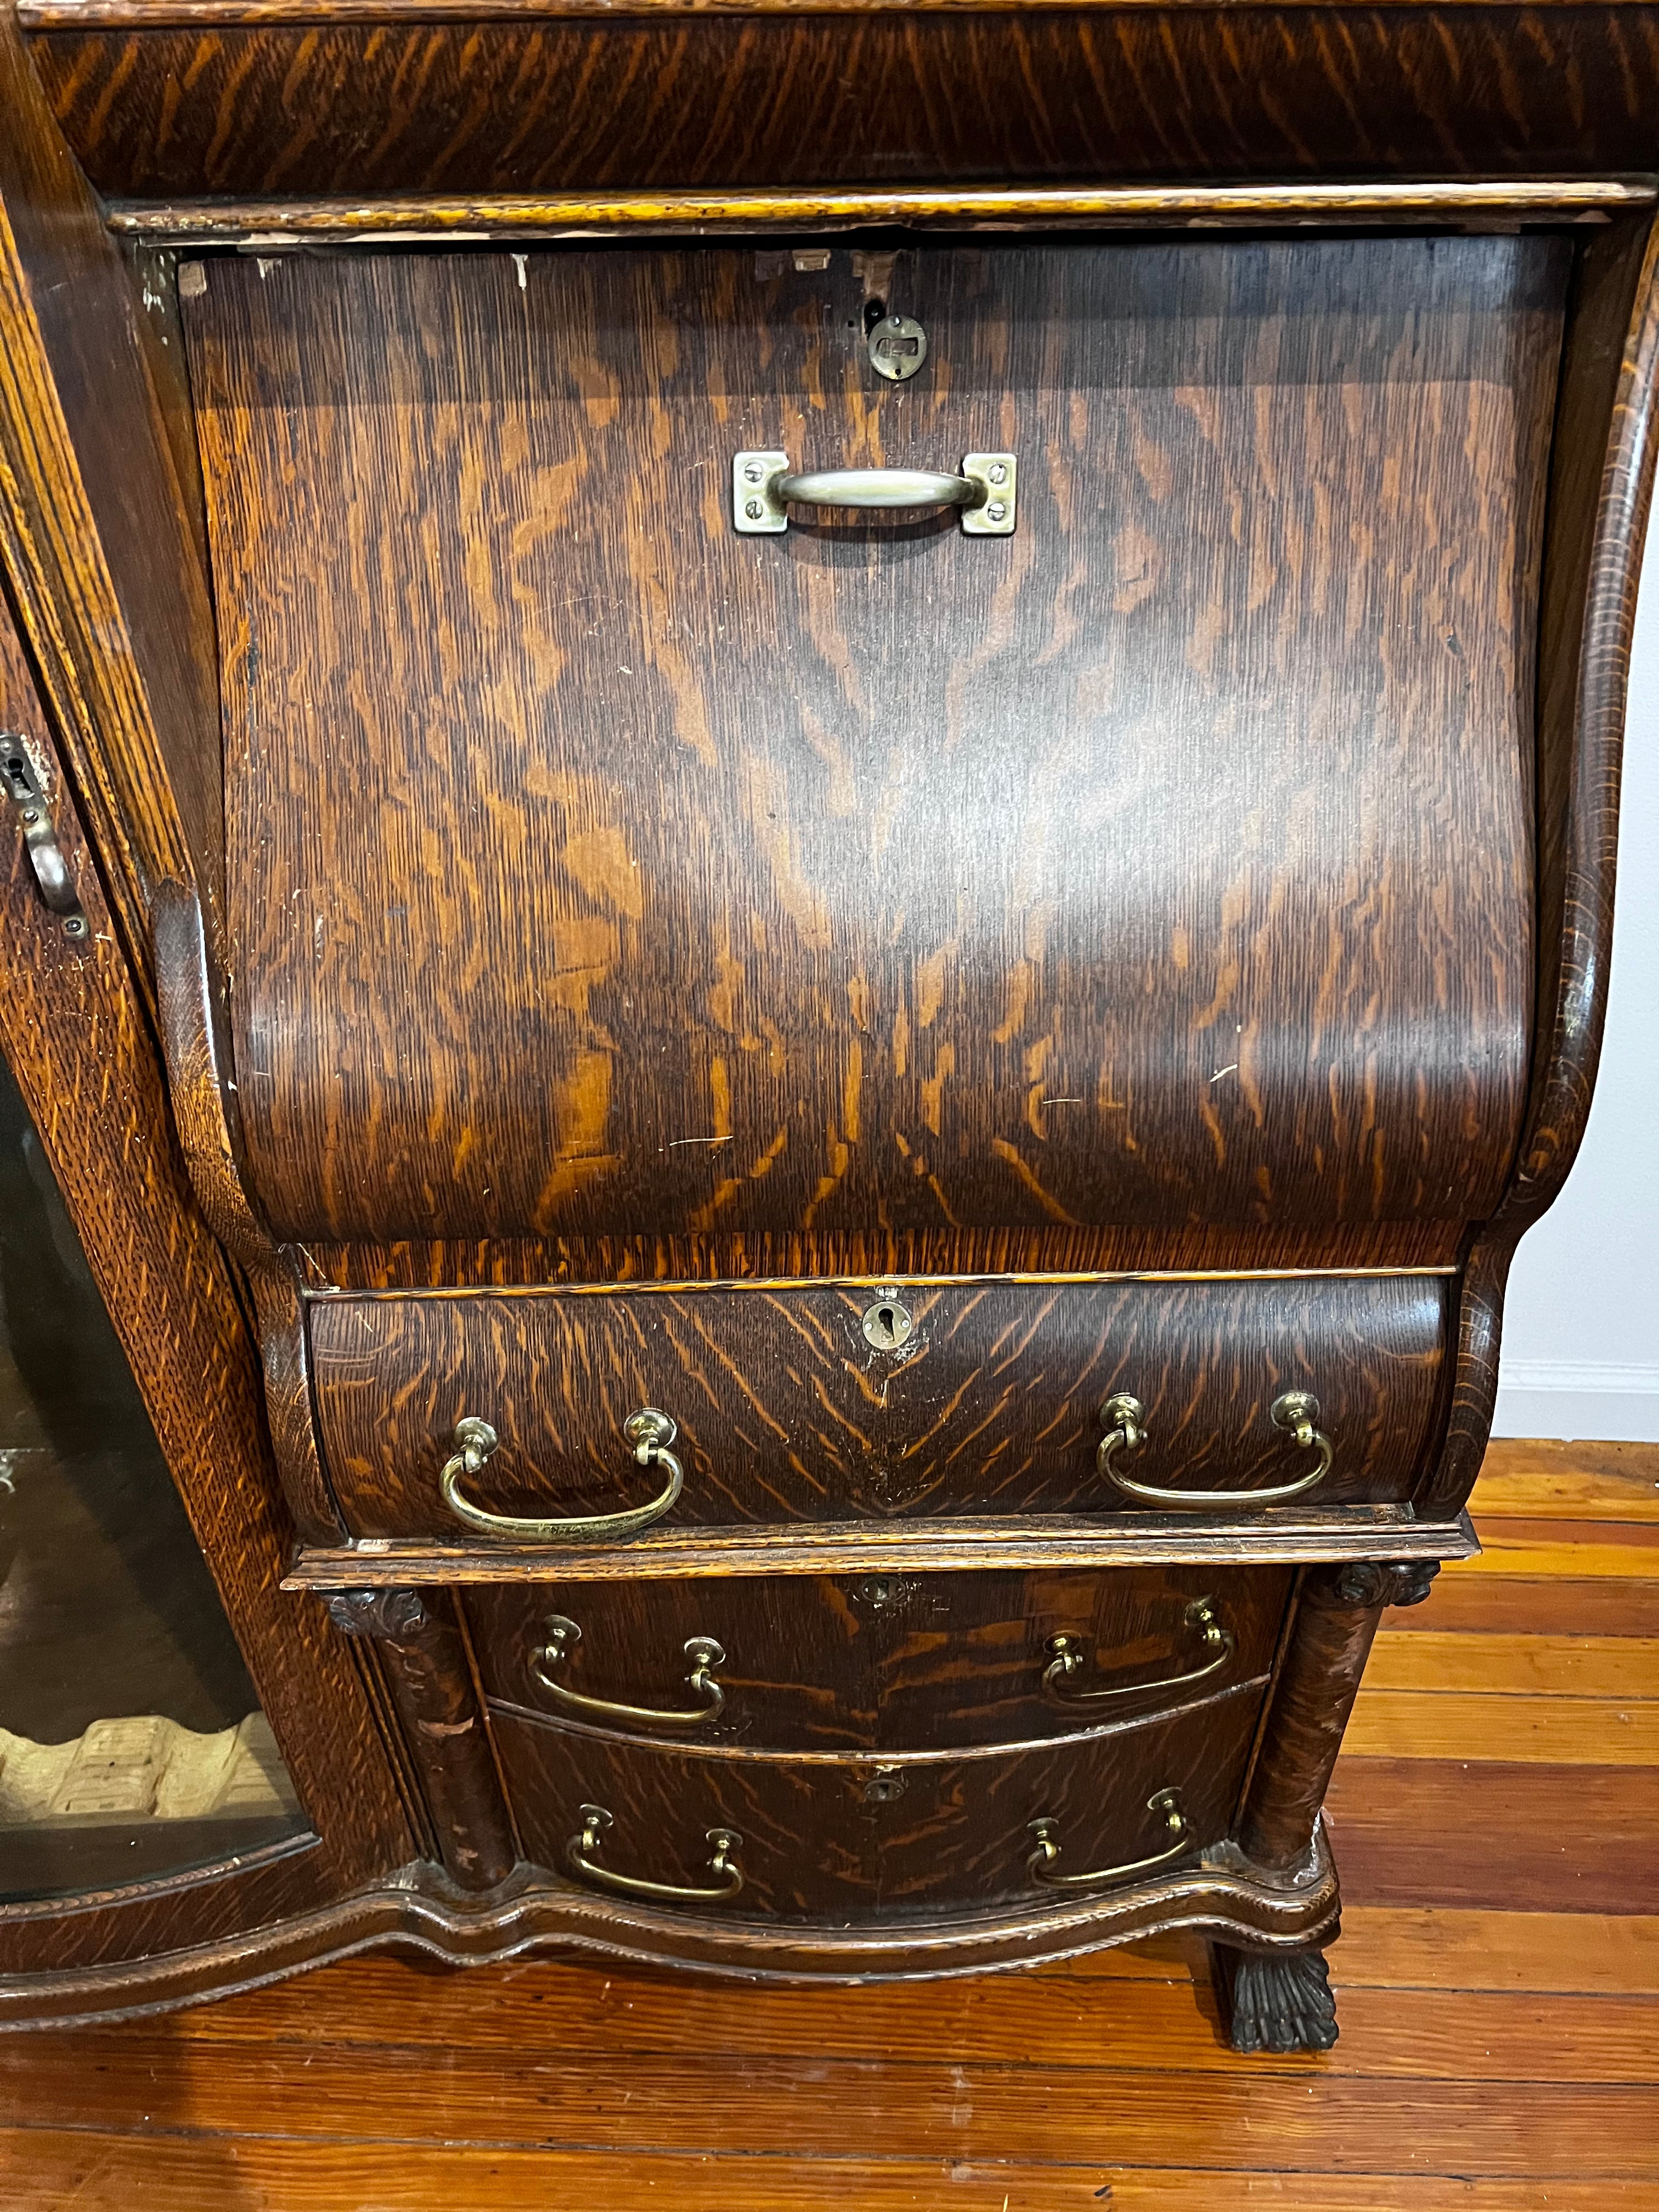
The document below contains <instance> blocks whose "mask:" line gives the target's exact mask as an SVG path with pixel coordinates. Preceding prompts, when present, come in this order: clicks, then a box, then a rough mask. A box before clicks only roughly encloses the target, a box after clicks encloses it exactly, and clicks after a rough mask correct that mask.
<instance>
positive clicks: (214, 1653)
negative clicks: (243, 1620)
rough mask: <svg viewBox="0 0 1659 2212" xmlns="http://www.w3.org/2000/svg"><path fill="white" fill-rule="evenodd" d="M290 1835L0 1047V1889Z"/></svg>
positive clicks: (268, 1750)
mask: <svg viewBox="0 0 1659 2212" xmlns="http://www.w3.org/2000/svg"><path fill="white" fill-rule="evenodd" d="M306 1833H307V1823H306V1820H305V1817H304V1815H303V1814H302V1813H301V1809H300V1807H299V1804H298V1802H297V1800H296V1799H295V1794H294V1791H293V1789H292V1787H291V1786H290V1784H289V1778H288V1775H287V1773H286V1771H284V1768H283V1762H282V1759H281V1757H280V1755H279V1753H278V1752H277V1748H276V1741H275V1739H274V1738H273V1736H272V1735H271V1731H270V1724H269V1723H267V1721H266V1720H265V1717H264V1714H263V1713H261V1712H260V1711H259V1710H258V1700H257V1699H256V1698H255V1696H254V1693H253V1688H252V1684H251V1682H250V1680H249V1679H248V1674H247V1669H246V1667H245V1666H244V1664H243V1662H242V1657H241V1654H240V1651H239V1650H238V1649H237V1646H236V1643H235V1639H234V1637H233V1636H232V1634H231V1631H230V1627H229V1625H228V1621H227V1620H226V1617H225V1612H224V1608H223V1606H222V1603H221V1602H220V1599H219V1595H218V1592H217V1590H216V1589H215V1587H214V1583H213V1579H212V1577H211V1576H210V1573H209V1571H208V1568H207V1564H206V1562H205V1560H204V1559H203V1557H202V1554H201V1553H200V1551H199V1550H198V1548H197V1543H196V1539H195V1536H194V1534H192V1532H191V1526H190V1522H189V1521H188V1519H187V1518H186V1516H185V1510H184V1506H183V1504H181V1502H180V1500H179V1494H178V1492H177V1491H176V1490H175V1489H174V1487H173V1480H172V1478H171V1477H170V1475H169V1474H168V1472H167V1466H166V1463H165V1462H164V1461H163V1459H162V1456H161V1450H160V1449H159V1447H158V1446H157V1444H156V1442H155V1436H154V1433H153V1431H152V1430H151V1428H150V1425H149V1418H148V1416H147V1414H146V1413H145V1411H144V1407H143V1403H142V1401H141V1400H140V1398H139V1395H138V1392H137V1388H136V1386H135V1384H134V1383H133V1379H132V1375H131V1370H130V1369H129V1367H128V1365H127V1363H126V1360H125V1356H124V1355H123V1352H122V1350H121V1347H120V1345H119V1343H118V1340H117V1338H116V1335H115V1331H114V1328H113V1327H112V1323H111V1322H110V1319H109V1316H108V1315H107V1314H106V1312H105V1310H104V1307H103V1304H102V1303H101V1301H100V1298H99V1296H98V1293H97V1291H96V1290H95V1289H94V1285H93V1280H92V1277H91V1274H90V1273H89V1271H88V1267H87V1263H86V1260H85V1258H84V1256H83V1255H82V1249H81V1246H80V1243H79V1241H78V1239H77V1238H76V1233H75V1231H74V1228H73V1227H72V1225H71V1224H70V1218H69V1215H68V1213H67V1212H66V1211H65V1210H64V1202H63V1200H62V1198H61V1196H60V1194H59V1193H58V1188H57V1185H56V1183H55V1182H54V1181H53V1178H52V1172H51V1170H50V1169H49V1167H48V1166H47V1164H46V1158H45V1156H44V1154H43V1152H42V1150H41V1146H40V1139H39V1138H38V1137H37V1135H36V1133H35V1131H34V1128H33V1125H32V1124H31V1122H30V1120H29V1116H28V1113H27V1109H26V1108H25V1106H24V1103H23V1101H22V1099H21V1097H20V1096H19V1093H18V1090H17V1085H16V1084H15V1081H14V1079H13V1077H12V1074H11V1071H10V1069H9V1067H8V1066H7V1065H6V1063H5V1061H4V1060H3V1058H0V1902H15V1901H17V1900H19V1899H30V1898H50V1897H63V1896H65V1895H70V1894H75V1893H82V1892H86V1891H93V1890H101V1889H106V1888H110V1887H115V1886H118V1885H125V1884H127V1883H131V1882H136V1881H153V1880H155V1879H157V1878H159V1877H163V1876H166V1875H172V1874H179V1873H183V1872H185V1871H186V1870H188V1869H191V1868H196V1867H201V1866H204V1865H207V1864H210V1863H213V1862H216V1861H220V1860H224V1859H228V1858H230V1857H236V1856H239V1855H240V1854H242V1853H245V1852H246V1851H250V1850H258V1848H260V1847H261V1846H264V1845H267V1844H273V1843H277V1842H280V1841H282V1840H283V1839H284V1838H291V1837H298V1836H302V1835H304V1834H306Z"/></svg>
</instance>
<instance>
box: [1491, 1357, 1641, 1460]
mask: <svg viewBox="0 0 1659 2212" xmlns="http://www.w3.org/2000/svg"><path fill="white" fill-rule="evenodd" d="M1492 1434H1493V1435H1494V1436H1495V1437H1570V1438H1571V1437H1583V1438H1584V1439H1586V1440H1587V1441H1594V1442H1596V1443H1638V1444H1653V1443H1659V1367H1630V1366H1619V1365H1615V1364H1613V1362H1612V1361H1603V1360H1597V1359H1562V1360H1546V1359H1506V1360H1504V1363H1503V1364H1502V1366H1501V1368H1500V1369H1499V1370H1498V1411H1497V1413H1496V1414H1495V1415H1494V1417H1493V1419H1492Z"/></svg>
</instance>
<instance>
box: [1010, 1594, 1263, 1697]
mask: <svg viewBox="0 0 1659 2212" xmlns="http://www.w3.org/2000/svg"><path fill="white" fill-rule="evenodd" d="M1186 1617H1187V1626H1188V1627H1189V1628H1192V1629H1195V1630H1196V1631H1197V1632H1198V1641H1199V1647H1200V1650H1202V1651H1204V1652H1205V1653H1206V1654H1207V1655H1208V1656H1206V1657H1205V1658H1203V1659H1201V1660H1200V1662H1199V1664H1198V1665H1197V1666H1196V1667H1189V1668H1187V1669H1186V1671H1185V1672H1184V1673H1182V1674H1159V1675H1157V1676H1155V1677H1154V1679H1153V1680H1152V1681H1150V1682H1109V1683H1107V1684H1105V1685H1104V1686H1103V1687H1101V1688H1099V1689H1095V1690H1072V1689H1068V1688H1067V1687H1066V1684H1067V1683H1068V1682H1069V1681H1070V1680H1072V1679H1073V1676H1074V1675H1078V1674H1081V1673H1082V1672H1083V1669H1084V1668H1085V1665H1086V1664H1087V1663H1088V1662H1087V1661H1086V1660H1085V1656H1084V1649H1085V1639H1084V1638H1082V1637H1081V1636H1072V1635H1065V1634H1062V1635H1060V1636H1051V1637H1050V1638H1048V1644H1047V1647H1046V1648H1047V1650H1048V1655H1049V1657H1048V1665H1047V1666H1046V1667H1045V1668H1043V1670H1042V1686H1043V1689H1044V1690H1045V1691H1046V1692H1047V1693H1048V1696H1049V1697H1051V1698H1052V1699H1054V1702H1055V1704H1056V1705H1099V1704H1101V1703H1102V1702H1103V1700H1104V1699H1108V1698H1133V1697H1135V1696H1138V1695H1139V1693H1140V1692H1143V1691H1146V1690H1184V1689H1188V1688H1189V1687H1190V1686H1191V1685H1192V1684H1193V1683H1194V1682H1201V1681H1203V1680H1205V1679H1206V1676H1208V1675H1211V1674H1219V1673H1220V1672H1221V1670H1222V1668H1224V1667H1225V1666H1226V1665H1227V1663H1228V1662H1229V1661H1230V1660H1231V1657H1232V1656H1233V1652H1234V1650H1235V1649H1236V1648H1237V1646H1236V1639H1235V1638H1234V1635H1233V1632H1232V1631H1231V1628H1229V1627H1228V1626H1226V1624H1225V1622H1224V1621H1223V1620H1222V1618H1221V1615H1220V1613H1218V1611H1217V1609H1216V1602H1215V1600H1214V1599H1213V1598H1210V1597H1197V1598H1194V1600H1193V1601H1192V1603H1191V1604H1190V1605H1189V1606H1188V1608H1187V1616H1186Z"/></svg>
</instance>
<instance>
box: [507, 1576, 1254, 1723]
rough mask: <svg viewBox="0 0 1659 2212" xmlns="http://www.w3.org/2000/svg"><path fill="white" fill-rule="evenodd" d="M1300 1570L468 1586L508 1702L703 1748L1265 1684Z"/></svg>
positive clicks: (1148, 1711) (1091, 1718) (1178, 1702)
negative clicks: (1292, 1580)
mask: <svg viewBox="0 0 1659 2212" xmlns="http://www.w3.org/2000/svg"><path fill="white" fill-rule="evenodd" d="M1290 1578H1291V1570H1290V1569H1289V1568H1288V1567H1259V1568H1240V1567H1225V1568H1221V1569H1219V1570H1218V1569H1215V1568H1212V1567H1208V1566H1205V1567H1168V1568H1164V1567H1149V1568H1146V1569H1136V1570H1133V1571H1117V1572H1108V1573H1104V1574H1099V1573H1092V1574H1091V1573H1079V1574H1052V1573H1037V1574H1018V1573H1012V1574H1011V1573H1000V1574H999V1573H990V1574H954V1575H951V1574H944V1575H903V1574H877V1575H857V1576H846V1577H834V1578H831V1577H798V1576H789V1577H756V1578H750V1577H740V1578H736V1579H732V1578H726V1577H690V1578H687V1579H684V1580H664V1581H653V1582H639V1583H571V1584H568V1585H560V1584H558V1583H548V1584H543V1585H540V1586H539V1587H538V1588H536V1589H522V1588H516V1587H513V1586H507V1587H505V1588H491V1587H489V1586H483V1587H480V1588H474V1589H467V1590H466V1591H465V1593H464V1602H465V1607H466V1610H467V1615H468V1619H469V1621H470V1623H471V1629H472V1642H473V1648H474V1650H476V1651H477V1656H478V1662H479V1668H480V1672H481V1674H482V1676H483V1686H484V1689H485V1691H486V1692H487V1694H488V1695H489V1699H490V1701H491V1703H492V1705H495V1708H496V1710H497V1711H507V1712H511V1713H516V1714H518V1715H520V1716H530V1717H537V1718H541V1719H550V1720H556V1721H560V1722H562V1723H564V1724H565V1725H566V1726H568V1727H571V1728H580V1729H586V1730H588V1731H591V1732H598V1733H600V1734H604V1735H611V1736H614V1737H618V1738H629V1739H632V1740H635V1741H655V1742H659V1743H664V1744H667V1745H669V1746H672V1745H674V1744H676V1743H678V1744H682V1745H684V1746H686V1747H691V1748H698V1747H704V1746H707V1745H709V1744H732V1745H738V1746H743V1747H748V1748H750V1749H760V1750H769V1751H777V1750H781V1751H790V1750H795V1751H836V1750H870V1751H876V1750H891V1751H902V1752H914V1751H920V1750H926V1749H929V1748H934V1749H936V1748H939V1747H941V1746H946V1745H977V1744H999V1743H1000V1744H1010V1743H1020V1742H1026V1743H1030V1742H1040V1741H1047V1740H1048V1739H1051V1738H1054V1737H1059V1736H1075V1735H1080V1734H1083V1733H1085V1732H1087V1731H1092V1730H1101V1729H1112V1728H1115V1727H1121V1726H1123V1725H1125V1724H1129V1723H1136V1722H1139V1721H1144V1720H1146V1718H1147V1717H1149V1716H1151V1715H1153V1714H1156V1713H1159V1712H1166V1711H1171V1710H1173V1709H1174V1708H1176V1707H1177V1706H1182V1705H1189V1704H1191V1703H1192V1702H1194V1700H1195V1699H1203V1698H1210V1697H1213V1696H1215V1695H1216V1694H1218V1692H1225V1691H1230V1690H1233V1689H1236V1688H1237V1687H1238V1686H1239V1685H1240V1684H1242V1683H1244V1682H1249V1681H1259V1680H1263V1679H1265V1677H1266V1675H1267V1672H1268V1669H1269V1668H1270V1667H1271V1665H1272V1663H1273V1644H1274V1641H1275V1639H1276V1638H1277V1636H1278V1633H1279V1626H1280V1623H1281V1621H1282V1620H1283V1617H1284V1611H1285V1600H1286V1597H1287V1595H1288V1594H1289V1588H1290Z"/></svg>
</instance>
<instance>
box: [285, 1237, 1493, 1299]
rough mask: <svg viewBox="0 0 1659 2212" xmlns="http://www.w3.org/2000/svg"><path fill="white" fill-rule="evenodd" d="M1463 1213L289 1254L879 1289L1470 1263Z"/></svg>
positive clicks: (499, 1274)
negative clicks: (1435, 1217) (944, 1282)
mask: <svg viewBox="0 0 1659 2212" xmlns="http://www.w3.org/2000/svg"><path fill="white" fill-rule="evenodd" d="M1467 1242H1468V1238H1467V1234H1466V1232H1465V1231H1464V1228H1463V1226H1462V1224H1460V1223H1457V1222H1455V1221H1383V1222H1366V1223H1358V1224H1354V1225H1351V1226H1349V1227H1346V1228H1334V1227H1330V1226H1324V1227H1321V1228H1318V1229H1301V1228H1298V1227H1297V1225H1296V1224H1295V1223H1294V1222H1285V1223H1276V1224H1273V1225H1270V1226H1267V1227H1262V1228H1252V1227H1249V1226H1248V1225H1241V1224H1238V1223H1236V1222H1230V1223H1226V1224H1225V1225H1218V1224H1204V1223H1197V1224H1192V1225H1186V1226H1183V1227H1181V1228H1173V1227H1170V1225H1167V1224H1165V1225H1156V1226H1147V1227H1141V1228H1136V1227H1126V1226H1123V1225H1115V1226H1109V1227H1103V1228H1091V1229H1064V1228H1057V1227H1054V1226H1050V1227H1048V1228H1045V1229H988V1230H961V1229H945V1230H932V1231H915V1230H906V1231H894V1230H891V1229H882V1228H879V1227H877V1228H866V1229H862V1230H848V1231H835V1230H831V1231H814V1232H811V1233H808V1234H806V1235H804V1236H800V1235H798V1236H793V1237H782V1236H776V1237H775V1236H767V1235H762V1236H752V1237H734V1236H728V1235H716V1236H702V1237H696V1236H694V1237H491V1238H489V1239H488V1240H482V1241H474V1242H468V1243H463V1242H461V1241H459V1240H447V1241H443V1242H439V1243H398V1244H337V1243H330V1242H328V1241H327V1240H325V1239H320V1238H319V1239H317V1240H315V1241H307V1243H305V1244H303V1245H296V1246H292V1247H290V1248H289V1250H290V1252H291V1254H292V1256H293V1259H294V1261H295V1266H296V1267H297V1268H298V1269H299V1270H300V1271H301V1274H302V1277H303V1279H304V1281H305V1283H306V1285H307V1288H308V1289H310V1290H312V1291H327V1290H331V1289H332V1290H347V1291H420V1290H445V1289H463V1290H464V1289H490V1288H502V1289H505V1288H509V1287H514V1286H519V1287H533V1288H539V1287H541V1286H543V1285H547V1284H550V1283H586V1284H592V1285H605V1286H606V1287H608V1286H609V1285H611V1284H613V1283H635V1282H637V1283H651V1282H662V1283H680V1282H694V1283H695V1282H704V1283H714V1282H756V1281H783V1282H793V1281H801V1280H805V1279H816V1280H818V1281H822V1280H823V1279H825V1278H826V1277H829V1278H834V1277H836V1276H850V1277H852V1278H854V1279H858V1280H862V1281H865V1282H867V1283H870V1284H871V1285H880V1284H883V1283H888V1282H895V1281H897V1282H905V1281H913V1280H915V1279H917V1278H919V1277H920V1278H926V1277H928V1276H947V1277H948V1276H957V1277H969V1276H978V1275H1024V1276H1035V1277H1039V1278H1041V1277H1044V1276H1051V1275H1102V1274H1112V1273H1120V1272H1121V1273H1130V1274H1133V1273H1141V1272H1149V1273H1200V1274H1203V1273H1219V1274H1224V1275H1234V1274H1239V1273H1252V1272H1256V1271H1264V1270H1265V1271H1267V1272H1271V1273H1285V1272H1286V1271H1287V1270H1288V1271H1295V1270H1297V1269H1298V1268H1304V1269H1307V1270H1310V1271H1311V1272H1314V1273H1328V1274H1329V1273H1336V1274H1340V1273H1352V1272H1360V1273H1363V1272H1364V1270H1366V1269H1368V1268H1374V1269H1384V1270H1387V1269H1390V1268H1406V1269H1410V1270H1414V1271H1422V1270H1426V1269H1434V1268H1440V1269H1443V1270H1445V1271H1447V1272H1455V1270H1456V1269H1457V1268H1458V1267H1459V1266H1460V1264H1461V1261H1462V1252H1463V1247H1464V1245H1465V1244H1466V1243H1467Z"/></svg>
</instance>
